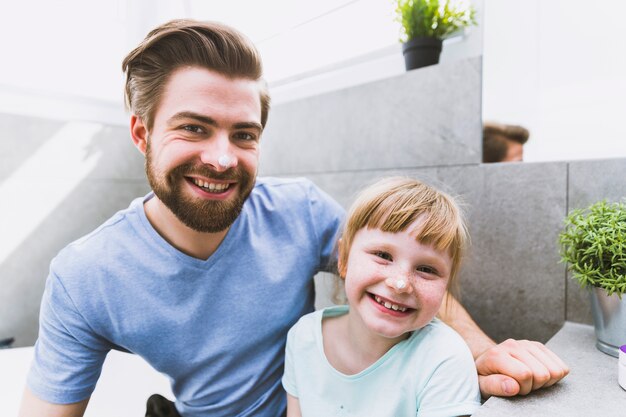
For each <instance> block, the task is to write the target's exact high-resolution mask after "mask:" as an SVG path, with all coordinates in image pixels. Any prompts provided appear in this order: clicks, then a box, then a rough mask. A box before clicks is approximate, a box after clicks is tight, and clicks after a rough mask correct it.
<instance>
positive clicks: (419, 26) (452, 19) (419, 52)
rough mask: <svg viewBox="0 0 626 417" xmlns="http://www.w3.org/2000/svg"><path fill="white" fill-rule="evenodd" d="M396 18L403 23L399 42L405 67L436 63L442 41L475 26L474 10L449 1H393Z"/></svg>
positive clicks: (469, 6)
mask: <svg viewBox="0 0 626 417" xmlns="http://www.w3.org/2000/svg"><path fill="white" fill-rule="evenodd" d="M395 2H396V19H397V20H398V21H399V22H400V24H401V25H402V35H401V38H400V41H401V42H403V45H402V53H403V55H404V63H405V66H406V70H407V71H409V70H412V69H416V68H421V67H425V66H427V65H433V64H436V63H438V62H439V55H440V54H441V46H442V44H443V40H444V39H445V38H446V37H448V36H449V35H450V34H452V33H454V32H456V31H457V30H459V29H462V28H464V27H467V26H471V25H475V24H476V20H475V15H476V10H475V9H474V8H473V7H472V6H471V5H469V4H463V3H460V2H453V1H451V0H442V1H439V0H395Z"/></svg>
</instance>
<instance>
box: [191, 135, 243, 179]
mask: <svg viewBox="0 0 626 417" xmlns="http://www.w3.org/2000/svg"><path fill="white" fill-rule="evenodd" d="M201 146H202V151H201V154H200V161H201V162H202V163H203V164H205V165H209V166H210V167H211V168H213V169H214V170H215V171H217V172H223V171H226V170H228V169H230V168H234V167H236V166H237V163H238V160H237V156H236V154H235V152H234V149H233V145H232V143H231V142H230V139H229V137H228V134H227V133H225V132H224V133H218V134H216V135H214V136H212V137H211V138H210V139H208V140H206V141H203V143H202V144H201Z"/></svg>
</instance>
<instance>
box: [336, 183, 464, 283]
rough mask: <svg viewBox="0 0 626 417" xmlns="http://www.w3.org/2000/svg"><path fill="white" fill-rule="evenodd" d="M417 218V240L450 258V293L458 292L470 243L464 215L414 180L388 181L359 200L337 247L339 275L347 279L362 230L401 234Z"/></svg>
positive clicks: (443, 196) (447, 198)
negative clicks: (460, 269) (459, 276)
mask: <svg viewBox="0 0 626 417" xmlns="http://www.w3.org/2000/svg"><path fill="white" fill-rule="evenodd" d="M418 218H420V221H422V226H421V227H420V228H419V229H418V233H417V235H416V240H417V241H418V242H421V243H425V244H431V245H433V246H434V247H435V249H437V250H440V251H446V252H447V253H448V254H449V255H450V258H451V260H452V267H451V270H450V280H449V282H448V290H449V291H451V292H453V293H456V292H458V291H457V289H458V288H457V279H456V277H457V273H458V271H459V267H460V265H461V260H462V258H463V256H464V254H465V250H466V247H467V245H468V243H469V234H468V232H467V226H466V224H465V219H464V217H463V213H462V211H461V209H460V207H459V206H458V204H457V203H456V201H455V200H454V198H452V197H451V196H449V195H448V194H446V193H444V192H442V191H439V190H437V189H435V188H433V187H431V186H429V185H427V184H424V183H422V182H420V181H418V180H415V179H411V178H403V177H390V178H385V179H383V180H380V181H378V182H376V183H375V184H373V185H371V186H369V187H367V188H366V189H364V190H363V191H361V193H360V194H359V195H358V196H357V199H356V201H355V202H354V203H353V204H352V207H351V208H350V210H349V211H348V216H347V220H346V224H345V227H344V230H343V233H342V236H341V239H340V241H339V243H338V249H339V268H338V269H339V275H340V276H341V277H345V274H346V270H345V269H346V265H347V264H348V255H349V252H350V248H351V247H352V241H353V240H354V236H355V235H356V233H357V232H358V231H359V230H361V229H363V228H364V227H367V228H369V229H379V230H382V231H383V232H390V233H397V232H402V231H404V230H406V229H407V228H408V227H409V226H410V225H411V224H413V222H415V220H417V219H418ZM455 295H457V294H455Z"/></svg>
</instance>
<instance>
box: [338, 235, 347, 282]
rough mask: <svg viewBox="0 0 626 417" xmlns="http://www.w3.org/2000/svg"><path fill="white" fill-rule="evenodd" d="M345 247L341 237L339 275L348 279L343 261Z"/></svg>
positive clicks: (339, 244)
mask: <svg viewBox="0 0 626 417" xmlns="http://www.w3.org/2000/svg"><path fill="white" fill-rule="evenodd" d="M344 252H345V249H344V247H343V242H342V240H341V239H339V241H338V242H337V272H339V277H340V278H341V279H346V270H345V265H344V262H343V254H344Z"/></svg>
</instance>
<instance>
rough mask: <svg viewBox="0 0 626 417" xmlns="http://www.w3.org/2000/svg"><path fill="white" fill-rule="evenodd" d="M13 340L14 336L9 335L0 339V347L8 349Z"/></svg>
mask: <svg viewBox="0 0 626 417" xmlns="http://www.w3.org/2000/svg"><path fill="white" fill-rule="evenodd" d="M13 342H15V338H13V337H9V338H6V339H0V349H8V348H10V347H11V345H12V344H13Z"/></svg>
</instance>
